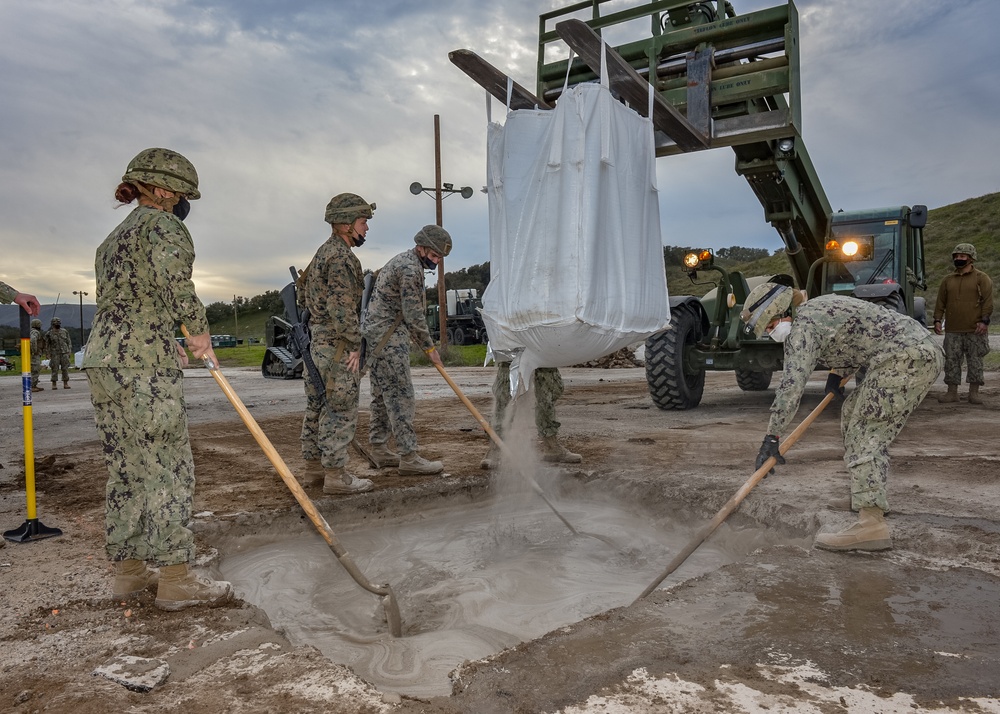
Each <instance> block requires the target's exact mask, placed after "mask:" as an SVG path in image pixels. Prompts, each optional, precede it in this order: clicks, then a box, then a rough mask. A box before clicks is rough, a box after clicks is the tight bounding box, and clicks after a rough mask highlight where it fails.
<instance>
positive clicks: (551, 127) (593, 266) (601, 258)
mask: <svg viewBox="0 0 1000 714" xmlns="http://www.w3.org/2000/svg"><path fill="white" fill-rule="evenodd" d="M487 141H488V146H487V181H488V196H489V209H490V282H489V285H488V286H487V288H486V290H485V292H484V294H483V310H482V313H483V318H484V320H485V322H486V326H487V332H488V333H489V338H490V346H491V348H492V350H493V352H494V353H496V354H498V355H500V354H502V355H505V356H507V357H511V356H512V357H513V359H514V360H516V361H519V362H520V369H519V372H520V374H521V375H522V378H524V379H526V378H528V377H529V375H530V373H531V371H532V370H533V369H535V368H537V367H561V366H567V365H572V364H578V363H580V362H586V361H589V360H593V359H597V358H599V357H602V356H603V355H606V354H608V353H611V352H614V351H616V350H619V349H621V348H623V347H626V346H628V345H631V344H634V343H636V342H642V341H643V340H645V338H646V337H647V336H649V335H651V334H653V333H654V332H657V331H659V330H662V329H663V328H664V327H666V325H667V323H668V322H669V320H670V307H669V301H668V296H667V282H666V275H665V272H664V265H663V245H662V241H661V238H660V215H659V204H658V202H657V191H656V170H655V160H656V155H655V147H654V139H653V127H652V124H651V122H650V121H649V120H648V119H645V118H643V117H641V116H639V114H637V113H636V112H634V111H633V110H631V109H629V108H628V107H626V106H624V105H623V104H621V103H620V102H619V101H617V100H616V99H614V97H612V96H611V93H610V92H609V91H608V89H607V88H605V87H603V86H601V85H599V84H593V83H589V84H581V85H577V86H575V87H573V88H572V89H570V90H569V91H567V92H564V93H563V94H562V95H561V96H560V98H559V102H558V104H557V106H556V108H555V109H552V110H530V109H521V110H517V111H513V112H509V113H508V114H507V118H506V123H505V124H504V125H503V126H501V125H500V124H497V123H490V125H489V128H488V132H487Z"/></svg>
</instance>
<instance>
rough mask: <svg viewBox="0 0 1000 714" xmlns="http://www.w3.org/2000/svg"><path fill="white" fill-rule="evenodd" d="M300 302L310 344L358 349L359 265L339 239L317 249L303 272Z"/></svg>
mask: <svg viewBox="0 0 1000 714" xmlns="http://www.w3.org/2000/svg"><path fill="white" fill-rule="evenodd" d="M304 272H305V276H304V277H305V279H304V280H303V281H302V290H301V292H300V295H299V300H300V301H301V303H302V305H303V306H304V307H306V308H307V309H308V310H309V333H310V340H311V341H312V343H313V344H325V345H331V346H334V345H342V346H343V349H344V351H345V352H357V351H358V350H360V349H361V328H360V313H361V292H362V290H363V289H364V283H363V282H362V279H361V261H360V260H358V258H357V256H356V255H354V252H353V251H352V250H351V249H350V247H348V245H347V243H345V242H344V239H343V238H341V237H340V236H336V235H334V236H330V238H329V239H328V240H327V241H326V243H324V244H323V245H321V246H320V247H319V250H317V251H316V255H315V256H313V259H312V262H310V263H309V267H308V268H306V270H305V271H304Z"/></svg>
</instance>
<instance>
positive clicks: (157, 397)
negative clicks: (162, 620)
mask: <svg viewBox="0 0 1000 714" xmlns="http://www.w3.org/2000/svg"><path fill="white" fill-rule="evenodd" d="M200 196H201V193H200V192H199V191H198V174H197V173H196V172H195V169H194V166H192V165H191V162H189V161H188V160H187V159H186V158H184V157H183V156H181V155H180V154H178V153H177V152H175V151H170V150H169V149H159V148H154V149H146V150H145V151H142V152H140V153H139V154H138V155H137V156H136V157H135V158H134V159H132V161H131V162H129V165H128V168H127V169H126V171H125V175H124V176H122V183H120V184H119V185H118V188H117V189H116V191H115V198H116V199H117V200H118V201H119V202H120V203H122V204H129V203H132V202H133V201H138V206H137V207H136V208H135V209H134V210H133V211H132V212H131V213H130V214H129V215H128V216H127V217H126V218H125V220H124V221H122V223H121V224H120V225H119V226H118V227H117V228H115V229H114V230H113V231H112V232H111V234H110V235H109V236H108V237H107V239H106V240H105V241H104V242H103V243H102V244H101V245H100V246H99V247H98V249H97V255H96V259H95V265H94V271H95V274H96V276H97V312H96V314H95V316H94V323H93V329H92V330H91V333H90V338H89V340H88V341H87V349H86V353H85V356H84V361H83V368H84V370H85V371H86V374H87V381H88V382H89V384H90V391H91V401H92V402H93V405H94V420H95V422H96V424H97V431H98V433H99V435H100V438H101V441H102V442H103V444H104V458H105V462H106V463H107V467H108V474H109V475H108V483H107V488H106V493H107V505H106V510H105V526H106V533H107V535H106V546H105V550H106V552H107V554H108V557H109V558H110V559H111V560H112V561H113V562H114V564H115V581H114V586H113V597H114V598H116V599H120V598H124V597H130V596H133V595H135V594H137V593H139V592H141V591H142V590H144V589H146V588H147V587H151V586H152V585H153V584H154V583H155V584H156V600H155V603H154V604H155V605H156V607H158V608H161V609H164V610H171V611H172V610H181V609H183V608H187V607H191V606H194V605H199V604H220V603H222V602H225V601H226V600H228V599H229V598H230V597H231V595H232V587H231V586H230V584H229V583H227V582H223V581H214V580H211V579H208V578H203V577H199V576H196V575H195V574H194V573H193V572H191V571H190V570H189V569H188V563H190V562H191V560H192V559H193V558H194V553H195V546H194V537H193V534H192V533H191V530H190V528H189V527H188V523H189V521H190V519H191V506H192V500H193V496H194V483H195V477H194V461H193V458H192V455H191V445H190V442H189V437H188V428H187V414H186V412H185V407H184V388H183V383H182V382H183V374H182V371H181V369H182V367H184V366H186V365H187V361H188V360H187V355H186V353H185V352H184V349H183V348H182V347H181V346H180V345H179V344H178V342H177V341H176V340H175V339H174V334H175V331H176V329H177V326H178V324H183V325H185V326H186V327H187V329H188V331H189V332H190V333H191V336H190V337H188V338H187V347H188V348H189V349H190V350H191V353H192V354H193V355H194V357H195V358H196V359H202V358H207V359H209V360H211V362H212V363H214V364H218V360H217V359H216V357H215V353H214V352H213V350H212V338H211V335H210V334H209V330H208V320H207V319H206V317H205V308H204V306H203V305H202V302H201V300H199V299H198V296H197V294H196V293H195V289H194V284H193V283H192V282H191V272H192V268H193V263H194V245H193V243H192V241H191V235H190V233H188V230H187V228H186V227H185V226H184V223H183V222H182V220H181V218H180V214H183V215H187V210H186V208H185V207H184V206H185V204H187V199H191V200H194V199H197V198H200ZM148 563H152V564H154V565H157V566H159V580H158V583H157V574H156V573H155V572H154V571H152V570H150V569H149V567H148V565H147V564H148Z"/></svg>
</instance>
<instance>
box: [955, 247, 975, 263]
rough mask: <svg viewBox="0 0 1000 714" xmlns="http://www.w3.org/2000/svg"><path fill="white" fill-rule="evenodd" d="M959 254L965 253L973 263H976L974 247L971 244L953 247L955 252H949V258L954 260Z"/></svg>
mask: <svg viewBox="0 0 1000 714" xmlns="http://www.w3.org/2000/svg"><path fill="white" fill-rule="evenodd" d="M959 253H965V254H966V255H967V256H969V257H970V258H972V262H973V263H974V262H976V246H974V245H972V243H959V244H958V245H956V246H955V250H953V251H951V257H952V258H954V257H955V256H956V255H958V254H959Z"/></svg>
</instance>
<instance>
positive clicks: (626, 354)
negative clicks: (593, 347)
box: [573, 347, 642, 369]
mask: <svg viewBox="0 0 1000 714" xmlns="http://www.w3.org/2000/svg"><path fill="white" fill-rule="evenodd" d="M573 366H574V367H588V368H591V369H630V368H632V367H641V366H642V362H640V361H639V360H637V359H636V358H635V354H634V353H633V352H632V348H631V347H622V348H621V349H620V350H618V351H617V352H612V353H611V354H609V355H604V356H603V357H601V358H599V359H592V360H590V361H589V362H583V363H581V364H575V365H573Z"/></svg>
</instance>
